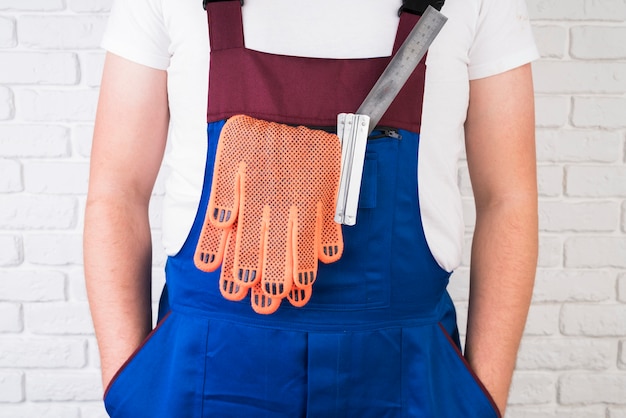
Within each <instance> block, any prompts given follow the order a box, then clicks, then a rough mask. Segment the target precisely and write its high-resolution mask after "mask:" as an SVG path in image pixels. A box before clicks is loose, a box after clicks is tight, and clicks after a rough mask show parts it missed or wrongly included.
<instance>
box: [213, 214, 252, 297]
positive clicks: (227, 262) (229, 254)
mask: <svg viewBox="0 0 626 418" xmlns="http://www.w3.org/2000/svg"><path fill="white" fill-rule="evenodd" d="M236 227H237V224H235V225H233V229H231V230H230V231H229V232H228V237H227V238H226V252H225V253H224V263H223V264H222V273H221V274H220V283H219V286H220V293H221V294H222V296H224V298H225V299H228V300H232V301H238V300H242V299H243V298H245V297H246V295H247V294H248V289H249V288H248V287H245V286H242V285H241V284H240V283H239V282H238V281H236V280H235V279H234V277H233V263H234V257H235V237H236Z"/></svg>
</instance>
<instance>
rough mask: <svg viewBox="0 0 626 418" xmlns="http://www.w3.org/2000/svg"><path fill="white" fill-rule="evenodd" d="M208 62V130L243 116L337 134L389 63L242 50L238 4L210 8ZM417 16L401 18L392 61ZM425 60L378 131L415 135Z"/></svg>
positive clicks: (384, 118) (241, 30)
mask: <svg viewBox="0 0 626 418" xmlns="http://www.w3.org/2000/svg"><path fill="white" fill-rule="evenodd" d="M207 15H208V21H209V37H210V42H211V58H210V70H209V102H208V111H207V122H214V121H218V120H221V119H226V118H229V117H231V116H233V115H236V114H246V115H249V116H253V117H255V118H259V119H265V120H270V121H274V122H281V123H286V124H294V125H307V126H318V127H321V126H328V127H331V126H335V125H336V124H337V115H338V114H339V113H355V112H356V110H357V109H358V107H359V106H360V105H361V103H362V102H363V100H364V99H365V97H366V96H367V94H368V93H369V91H370V90H371V88H372V87H373V86H374V84H375V83H376V80H378V77H379V76H380V75H381V74H382V72H383V70H384V69H385V67H386V66H387V64H388V63H389V61H390V58H389V57H384V58H367V59H326V58H305V57H294V56H286V55H277V54H269V53H265V52H258V51H253V50H250V49H246V48H245V44H244V36H243V23H242V18H241V5H240V2H239V1H221V2H212V3H208V4H207ZM418 19H419V16H417V15H413V14H410V13H403V14H402V15H401V18H400V24H399V27H398V32H397V35H396V40H395V45H394V53H395V52H396V51H397V49H398V48H399V47H400V45H401V44H402V42H403V41H404V40H405V39H406V37H407V35H408V34H409V32H410V31H411V29H412V28H413V27H414V26H415V23H417V21H418ZM425 72H426V66H425V63H424V59H423V60H422V62H420V64H419V66H418V67H417V69H416V70H415V71H414V72H413V74H412V75H411V77H410V78H409V80H408V81H407V83H406V85H405V86H404V88H403V89H402V90H401V91H400V94H399V95H398V96H397V97H396V99H395V100H394V101H393V103H392V104H391V106H390V108H389V109H388V110H387V112H386V113H385V114H384V115H383V117H382V119H381V121H380V123H379V125H380V126H388V127H394V128H401V129H407V130H410V131H413V132H419V128H420V122H421V113H422V99H423V94H424V76H425Z"/></svg>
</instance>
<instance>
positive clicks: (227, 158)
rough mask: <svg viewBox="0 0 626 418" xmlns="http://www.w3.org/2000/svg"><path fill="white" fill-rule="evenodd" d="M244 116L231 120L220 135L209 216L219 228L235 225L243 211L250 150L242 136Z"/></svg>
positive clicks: (234, 117)
mask: <svg viewBox="0 0 626 418" xmlns="http://www.w3.org/2000/svg"><path fill="white" fill-rule="evenodd" d="M243 122H245V117H243V116H233V117H232V118H230V119H228V120H227V121H226V123H225V124H224V127H223V128H222V131H221V132H220V137H219V142H218V144H217V151H216V154H215V166H214V169H213V180H212V184H211V196H210V197H209V208H208V210H207V213H208V214H210V216H211V222H213V224H214V225H216V226H221V227H226V226H230V225H232V224H233V222H235V219H236V217H237V210H238V208H239V197H240V195H241V193H242V192H243V191H242V190H240V185H241V184H243V181H244V180H243V179H242V177H245V172H246V162H247V161H249V159H248V153H249V149H250V146H249V144H247V143H246V138H245V135H244V134H242V128H241V125H242V123H243Z"/></svg>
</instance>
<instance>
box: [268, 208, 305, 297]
mask: <svg viewBox="0 0 626 418" xmlns="http://www.w3.org/2000/svg"><path fill="white" fill-rule="evenodd" d="M265 213H267V222H268V225H270V227H269V228H268V230H267V241H266V242H267V245H265V248H264V251H263V273H262V275H261V281H262V285H263V291H264V292H265V294H266V295H268V296H271V297H273V298H280V299H282V298H284V297H287V295H288V294H289V291H290V290H291V287H292V285H293V252H294V251H293V242H288V239H289V238H292V237H293V235H292V233H291V230H292V228H293V222H291V221H290V218H292V217H293V215H294V214H292V210H290V211H289V213H280V211H275V212H274V213H272V219H273V221H272V222H273V224H270V219H269V218H270V216H269V215H270V213H269V207H266V210H265V211H264V216H265ZM295 216H297V210H295ZM274 219H275V220H274Z"/></svg>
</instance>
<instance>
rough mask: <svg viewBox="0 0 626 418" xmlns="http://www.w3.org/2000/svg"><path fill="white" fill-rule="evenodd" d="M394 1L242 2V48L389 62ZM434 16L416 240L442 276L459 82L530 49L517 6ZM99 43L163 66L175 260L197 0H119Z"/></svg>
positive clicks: (501, 67) (467, 1)
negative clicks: (436, 30)
mask: <svg viewBox="0 0 626 418" xmlns="http://www.w3.org/2000/svg"><path fill="white" fill-rule="evenodd" d="M400 5H401V0H317V1H315V2H311V1H303V0H272V1H262V0H245V4H244V7H243V22H244V36H245V39H246V47H247V48H250V49H256V50H260V51H264V52H270V53H275V54H283V55H296V56H308V57H318V58H368V57H378V56H388V55H390V54H391V50H392V47H393V42H394V39H395V34H396V29H397V26H398V14H397V11H398V8H399V7H400ZM442 13H443V14H445V15H446V16H447V17H448V19H449V20H448V22H447V23H446V25H445V26H444V28H443V30H442V31H441V33H440V34H439V36H438V37H437V39H436V40H435V42H434V43H433V45H432V46H431V48H430V50H429V53H428V58H427V72H426V88H425V93H424V106H423V115H422V127H421V132H420V154H419V164H418V167H419V168H418V171H419V173H418V179H419V194H420V206H421V214H422V221H423V224H424V231H425V234H426V239H427V241H428V244H429V247H430V249H431V251H432V253H433V255H434V257H435V259H436V260H437V261H438V262H439V264H440V265H441V267H442V268H444V269H446V270H448V271H452V270H453V269H454V268H456V267H457V266H458V265H459V263H460V260H461V251H462V244H463V230H464V224H463V216H462V208H461V199H460V194H459V190H458V186H457V161H458V159H459V156H460V155H461V153H462V151H463V143H464V132H463V124H464V122H465V117H466V114H467V105H468V99H469V80H472V79H478V78H483V77H488V76H491V75H495V74H498V73H501V72H504V71H507V70H510V69H513V68H515V67H518V66H520V65H523V64H526V63H528V62H530V61H532V60H534V59H536V58H537V57H538V53H537V49H536V47H535V43H534V40H533V36H532V32H531V28H530V23H529V21H528V13H527V9H526V4H525V1H524V0H446V3H445V5H444V7H443V9H442ZM103 47H104V48H105V49H107V50H108V51H110V52H112V53H114V54H116V55H119V56H122V57H124V58H126V59H129V60H131V61H134V62H137V63H140V64H143V65H147V66H150V67H154V68H157V69H162V70H167V73H168V94H169V106H170V116H171V121H170V131H169V139H168V142H169V144H168V148H169V149H168V153H167V156H166V164H168V165H169V167H170V170H169V177H168V179H167V182H166V196H165V199H164V208H163V244H164V246H165V251H166V252H167V254H169V255H173V254H176V253H177V252H178V251H179V250H180V248H181V246H182V244H183V242H184V241H185V238H186V237H187V235H188V233H189V230H190V229H191V225H192V223H193V220H194V217H195V214H196V211H197V208H198V202H199V200H200V194H201V190H202V184H203V176H204V166H205V159H206V105H207V90H208V77H207V74H208V69H209V64H210V63H209V44H208V27H207V18H206V12H205V11H204V10H203V9H202V1H201V0H132V1H129V0H117V1H116V2H115V3H114V6H113V9H112V11H111V16H110V19H109V25H108V29H107V31H106V33H105V36H104V40H103ZM346 111H354V110H353V109H346Z"/></svg>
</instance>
